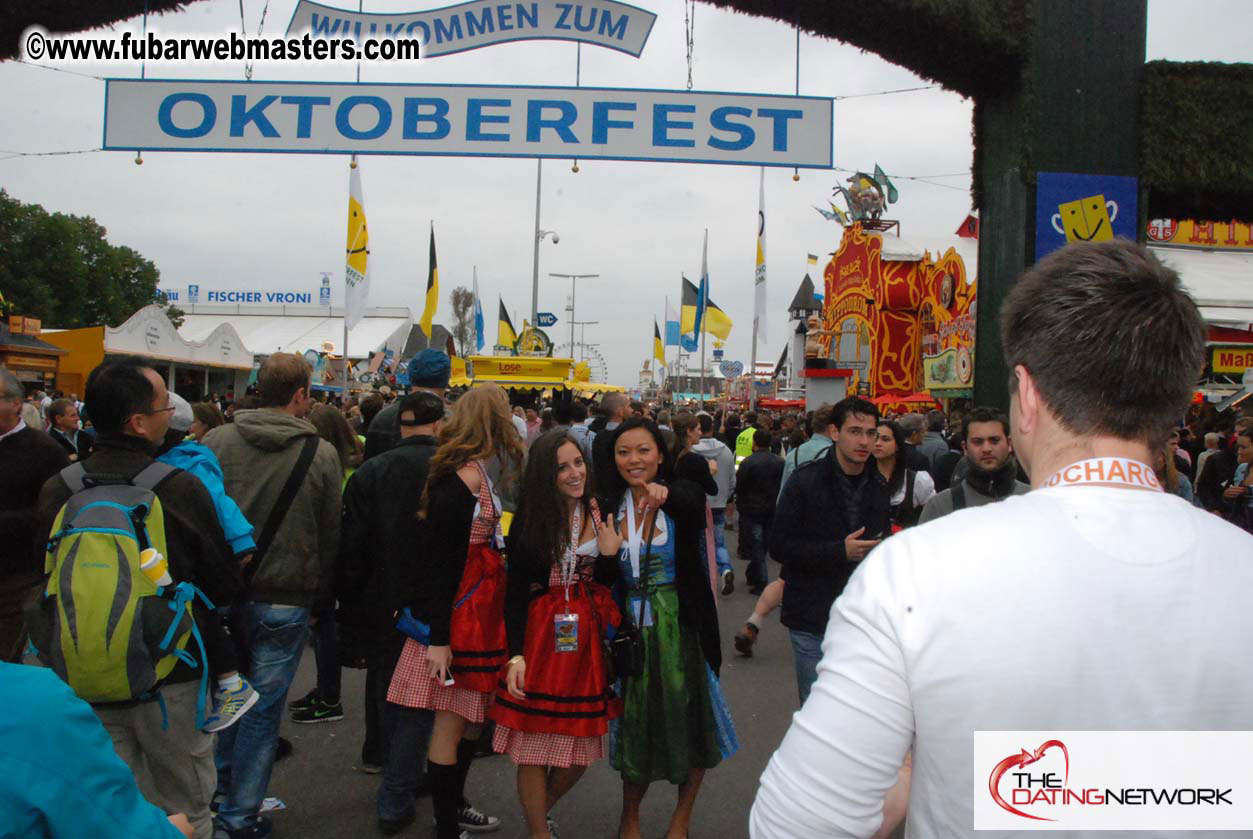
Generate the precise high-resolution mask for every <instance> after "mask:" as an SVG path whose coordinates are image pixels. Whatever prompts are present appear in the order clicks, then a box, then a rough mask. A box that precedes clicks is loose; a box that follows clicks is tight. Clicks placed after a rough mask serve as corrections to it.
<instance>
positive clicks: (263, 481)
mask: <svg viewBox="0 0 1253 839" xmlns="http://www.w3.org/2000/svg"><path fill="white" fill-rule="evenodd" d="M312 372H313V371H312V368H310V366H309V363H308V362H307V361H305V360H304V357H303V356H299V355H295V354H292V353H274V354H273V355H271V356H270V357H269V358H267V359H266V360H265V362H264V363H263V364H262V365H261V369H260V371H258V373H257V396H258V398H259V399H260V403H261V407H260V408H259V409H253V410H240V411H236V412H235V421H234V422H233V423H231V424H230V425H223V426H219V427H218V428H215V429H213V430H212V431H210V432H209V433H208V434H207V435H205V438H204V440H203V441H202V442H203V443H204V445H206V446H208V447H209V448H210V449H212V450H213V453H214V454H216V455H217V457H218V461H219V462H220V463H221V465H222V474H223V476H224V477H225V479H226V491H227V494H228V495H230V496H231V497H232V498H234V499H235V501H236V502H238V504H239V507H240V509H241V510H242V511H243V513H244V516H245V517H246V518H247V519H248V520H249V521H251V522H253V524H254V525H256V526H257V527H259V528H260V530H259V533H258V535H257V537H256V541H257V549H256V552H255V553H254V554H253V558H252V560H251V561H250V562H249V563H248V565H247V566H246V567H245V569H244V576H245V580H246V582H247V591H246V593H245V597H244V601H243V602H242V603H240V604H238V605H236V606H234V607H232V610H231V612H232V613H231V620H230V623H231V628H232V631H233V633H234V636H235V638H236V641H237V642H238V643H239V644H240V645H241V646H242V650H243V658H242V660H241V662H240V664H241V667H240V670H241V671H243V673H244V675H245V676H247V678H248V680H249V681H250V682H251V683H252V686H253V687H254V688H255V689H256V690H257V692H258V693H259V694H261V699H260V700H258V702H257V704H256V706H255V707H254V708H253V709H252V711H250V712H249V713H248V714H247V715H246V716H244V717H243V719H241V720H240V721H239V723H238V724H236V725H234V726H232V727H231V728H229V729H227V730H226V731H225V732H224V733H222V734H220V735H219V736H218V745H217V758H218V795H219V800H220V804H219V807H218V811H217V821H218V836H219V837H221V836H223V835H224V836H226V837H229V839H260V837H265V836H269V835H270V832H271V826H270V822H269V820H268V819H265V818H264V817H261V816H259V811H260V809H261V803H262V801H263V800H264V799H265V794H266V787H267V786H268V785H269V782H270V770H271V769H272V768H273V767H274V756H275V752H276V751H277V748H278V728H279V722H280V720H281V718H282V714H283V708H284V707H285V705H286V702H287V691H288V689H289V688H290V687H291V683H292V679H293V678H295V675H296V668H297V667H298V666H299V664H300V656H301V653H302V652H303V650H304V644H305V639H306V637H307V635H308V629H309V614H310V609H311V608H312V606H313V604H314V603H315V602H316V601H317V600H318V599H319V597H320V596H321V595H323V594H326V593H329V590H330V584H331V573H332V570H333V567H334V563H335V556H336V553H337V551H338V550H339V533H340V486H341V483H342V481H343V470H342V467H341V465H340V461H339V455H338V454H336V451H335V447H334V446H332V445H331V444H330V443H328V442H326V441H325V440H322V439H321V438H320V437H319V436H318V433H317V430H316V429H315V428H314V427H313V425H312V424H311V423H309V422H308V421H306V420H305V419H304V417H305V416H306V415H307V414H308V413H309V409H310V408H311V407H312V406H313V401H314V400H313V397H312V396H311V395H310V386H311V376H312ZM376 421H377V419H376Z"/></svg>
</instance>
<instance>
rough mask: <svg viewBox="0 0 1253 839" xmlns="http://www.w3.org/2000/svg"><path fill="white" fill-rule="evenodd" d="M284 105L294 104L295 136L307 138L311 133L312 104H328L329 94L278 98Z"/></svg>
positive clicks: (329, 102) (329, 101) (329, 100)
mask: <svg viewBox="0 0 1253 839" xmlns="http://www.w3.org/2000/svg"><path fill="white" fill-rule="evenodd" d="M278 101H279V102H281V103H283V104H284V105H295V106H296V136H297V137H298V138H300V139H308V138H309V137H310V136H311V135H312V133H313V106H314V105H329V104H331V97H329V96H284V97H283V98H282V99H280V100H278Z"/></svg>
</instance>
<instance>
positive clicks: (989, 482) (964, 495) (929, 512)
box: [918, 407, 1031, 524]
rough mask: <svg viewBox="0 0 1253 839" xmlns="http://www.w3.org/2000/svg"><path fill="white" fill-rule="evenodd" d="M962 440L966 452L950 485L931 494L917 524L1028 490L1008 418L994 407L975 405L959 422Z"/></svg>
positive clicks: (1001, 499)
mask: <svg viewBox="0 0 1253 839" xmlns="http://www.w3.org/2000/svg"><path fill="white" fill-rule="evenodd" d="M962 440H963V443H962V449H963V450H964V451H965V453H966V455H965V458H964V459H963V460H964V462H962V463H959V464H958V468H957V469H956V470H954V475H953V483H952V486H950V487H949V488H948V489H946V490H944V491H943V492H940V493H939V494H937V495H934V496H932V497H931V500H930V501H928V502H927V505H926V506H925V507H923V508H922V516H921V517H920V518H919V520H918V523H919V524H926V523H927V522H929V521H931V520H933V519H938V518H940V517H941V516H946V515H948V514H949V513H951V512H953V511H954V510H962V509H965V508H966V507H981V506H983V505H984V504H991V503H992V502H994V501H1003V500H1004V499H1006V498H1008V497H1009V496H1011V495H1022V494H1023V493H1025V492H1027V491H1028V490H1029V489H1031V487H1030V486H1028V485H1027V484H1024V483H1023V482H1022V481H1020V480H1018V460H1017V459H1016V458H1015V457H1014V448H1013V444H1012V443H1011V441H1010V436H1009V417H1007V416H1005V415H1004V414H1003V413H1001V412H1000V411H997V410H995V409H994V408H982V407H980V408H975V409H974V410H973V411H971V412H970V413H969V414H967V415H966V417H965V419H964V421H963V423H962Z"/></svg>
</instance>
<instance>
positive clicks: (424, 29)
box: [405, 20, 431, 44]
mask: <svg viewBox="0 0 1253 839" xmlns="http://www.w3.org/2000/svg"><path fill="white" fill-rule="evenodd" d="M419 32H421V38H422V43H424V44H429V43H430V42H431V28H430V27H429V26H427V25H426V24H425V23H423V22H422V21H420V20H415V21H414V22H413V23H411V24H409V25H408V26H407V27H405V34H406V35H408V36H409V37H410V38H412V37H414V36H415V35H416V34H417V33H419Z"/></svg>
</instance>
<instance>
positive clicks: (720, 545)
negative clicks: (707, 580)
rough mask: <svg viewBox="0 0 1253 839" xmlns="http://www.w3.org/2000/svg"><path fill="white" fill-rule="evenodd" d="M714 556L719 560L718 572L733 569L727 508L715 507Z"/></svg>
mask: <svg viewBox="0 0 1253 839" xmlns="http://www.w3.org/2000/svg"><path fill="white" fill-rule="evenodd" d="M713 519H714V548H715V550H714V557H715V558H716V559H717V561H718V573H719V574H722V572H723V571H731V570H733V569H732V568H731V554H730V552H728V551H727V534H726V529H727V508H726V507H714V508H713Z"/></svg>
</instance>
